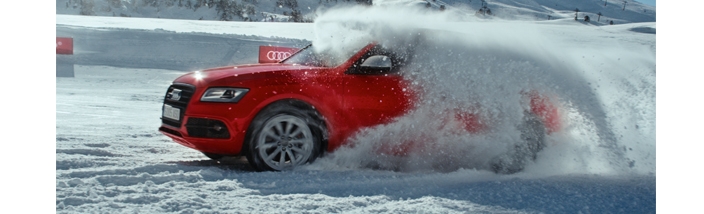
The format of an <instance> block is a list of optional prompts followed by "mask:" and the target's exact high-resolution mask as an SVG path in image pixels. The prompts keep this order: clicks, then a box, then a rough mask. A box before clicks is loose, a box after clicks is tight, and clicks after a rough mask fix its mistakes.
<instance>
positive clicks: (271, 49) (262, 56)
mask: <svg viewBox="0 0 704 214" xmlns="http://www.w3.org/2000/svg"><path fill="white" fill-rule="evenodd" d="M296 51H298V48H289V47H276V46H259V63H271V62H280V61H281V60H284V59H286V58H288V57H289V56H291V54H293V53H296Z"/></svg>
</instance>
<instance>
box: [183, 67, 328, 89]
mask: <svg viewBox="0 0 704 214" xmlns="http://www.w3.org/2000/svg"><path fill="white" fill-rule="evenodd" d="M321 69H323V68H320V67H310V66H302V65H295V64H282V63H264V64H249V65H236V66H225V67H218V68H211V69H206V70H202V71H194V72H190V73H187V74H185V75H183V76H181V77H179V78H177V79H176V80H174V82H181V83H188V84H192V85H195V86H199V85H203V84H209V83H212V82H215V81H221V80H224V79H238V80H245V79H250V78H260V77H266V76H270V75H273V74H274V73H288V72H291V71H298V70H321Z"/></svg>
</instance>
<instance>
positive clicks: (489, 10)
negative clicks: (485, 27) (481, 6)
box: [486, 8, 491, 16]
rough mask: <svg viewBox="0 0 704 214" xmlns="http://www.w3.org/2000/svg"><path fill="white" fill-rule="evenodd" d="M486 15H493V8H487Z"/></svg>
mask: <svg viewBox="0 0 704 214" xmlns="http://www.w3.org/2000/svg"><path fill="white" fill-rule="evenodd" d="M486 15H490V16H491V9H489V8H487V9H486Z"/></svg>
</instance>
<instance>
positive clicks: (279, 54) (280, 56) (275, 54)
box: [266, 51, 291, 61]
mask: <svg viewBox="0 0 704 214" xmlns="http://www.w3.org/2000/svg"><path fill="white" fill-rule="evenodd" d="M289 56H291V53H289V52H285V51H269V52H266V58H267V59H269V60H276V61H281V60H284V59H286V58H288V57H289Z"/></svg>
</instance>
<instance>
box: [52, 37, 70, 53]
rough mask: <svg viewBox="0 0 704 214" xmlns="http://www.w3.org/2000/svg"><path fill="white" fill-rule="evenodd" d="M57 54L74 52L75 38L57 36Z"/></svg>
mask: <svg viewBox="0 0 704 214" xmlns="http://www.w3.org/2000/svg"><path fill="white" fill-rule="evenodd" d="M56 54H69V55H71V54H73V38H63V37H56Z"/></svg>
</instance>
